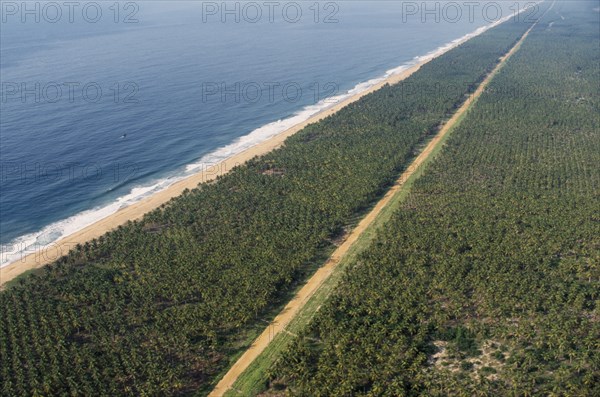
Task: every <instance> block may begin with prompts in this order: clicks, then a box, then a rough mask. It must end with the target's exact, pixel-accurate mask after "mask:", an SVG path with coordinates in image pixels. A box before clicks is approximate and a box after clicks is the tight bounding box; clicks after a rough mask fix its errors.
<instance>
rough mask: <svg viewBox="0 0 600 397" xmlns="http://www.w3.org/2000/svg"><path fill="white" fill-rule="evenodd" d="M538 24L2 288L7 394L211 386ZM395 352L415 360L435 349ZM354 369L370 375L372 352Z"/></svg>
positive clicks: (509, 30) (440, 65)
mask: <svg viewBox="0 0 600 397" xmlns="http://www.w3.org/2000/svg"><path fill="white" fill-rule="evenodd" d="M527 27H528V24H527V23H522V22H518V21H511V22H508V23H506V24H503V25H501V26H500V27H498V28H495V29H493V30H492V31H490V32H488V33H486V34H484V35H482V36H480V37H477V38H475V39H473V40H470V41H469V42H467V43H465V44H464V45H462V46H461V47H459V48H457V49H454V50H452V51H450V52H449V53H447V54H445V55H444V56H442V57H440V58H438V59H436V60H434V61H432V62H430V63H429V64H427V65H426V66H424V67H423V68H422V69H421V70H420V71H419V72H418V73H416V74H415V75H413V76H412V77H411V78H409V79H408V80H407V81H406V82H405V83H403V84H400V85H395V86H386V87H384V88H383V89H381V90H380V91H378V92H377V93H374V94H371V95H368V96H366V97H364V98H363V99H361V100H360V101H357V102H355V103H353V104H352V105H349V106H348V107H346V108H345V109H343V110H342V111H340V112H338V113H337V114H336V115H334V116H331V117H328V118H326V119H325V120H323V121H322V122H320V123H317V124H314V125H311V126H309V127H307V128H305V129H304V130H303V131H301V132H299V133H297V134H296V135H294V136H292V137H291V138H289V139H288V140H287V141H286V143H285V146H284V147H283V148H281V149H279V150H276V151H274V152H272V153H270V154H268V155H266V156H263V157H261V158H255V159H253V160H252V161H250V162H249V163H248V164H247V165H244V166H240V167H237V168H235V169H234V170H232V171H231V172H230V173H229V174H227V175H226V176H225V177H222V178H219V180H217V181H216V182H215V183H210V184H203V185H200V186H199V187H198V188H197V189H193V190H192V191H187V192H186V193H185V194H183V195H182V196H181V197H178V198H176V199H174V200H172V201H171V202H170V203H169V204H168V205H165V206H163V207H162V208H160V209H158V210H156V211H153V212H151V213H149V214H147V215H146V216H145V217H144V219H143V220H141V221H139V222H130V223H128V224H126V225H124V226H122V227H119V228H118V229H117V230H115V231H113V232H110V233H108V234H106V235H104V236H102V237H101V238H99V239H97V240H94V241H92V242H89V243H87V244H85V245H83V246H80V247H77V248H76V249H75V250H73V251H72V252H70V253H69V255H68V256H67V257H65V258H62V259H61V260H59V261H58V262H56V263H54V264H52V265H50V266H48V267H46V268H45V270H44V271H43V272H42V273H41V274H38V275H30V276H28V277H25V278H23V279H22V280H21V281H20V282H19V283H17V285H16V286H14V287H12V288H10V289H8V290H7V291H4V292H2V293H0V310H1V311H2V317H1V320H0V349H1V351H0V367H1V370H0V385H1V386H0V387H1V389H0V390H1V393H2V395H6V396H15V395H19V396H24V395H33V394H44V395H86V396H87V395H98V396H101V395H110V396H114V395H173V394H182V395H187V394H192V393H195V392H198V393H200V394H202V393H206V392H207V390H208V389H209V388H210V386H211V385H213V384H214V383H215V382H216V380H217V378H218V376H219V374H221V373H222V372H223V370H225V369H226V368H227V366H228V365H229V364H230V361H231V359H232V358H234V357H235V356H236V355H237V354H239V353H240V351H242V350H243V349H245V348H246V347H247V346H248V344H249V342H250V338H251V337H252V336H253V335H255V334H256V330H257V329H260V328H263V327H264V319H265V317H267V318H268V316H269V315H270V313H271V311H272V310H273V309H276V308H277V307H278V305H280V304H281V302H282V301H283V300H284V299H285V298H286V293H288V292H289V291H290V290H292V289H293V287H294V286H295V285H297V284H298V283H300V282H301V281H303V280H305V279H306V277H307V275H308V274H309V273H310V272H311V270H312V269H314V263H315V262H317V263H319V264H320V263H322V262H320V258H321V257H322V256H323V254H324V253H326V252H328V250H330V249H331V248H332V246H333V241H334V240H335V239H336V238H337V237H339V234H340V233H341V231H342V230H343V228H344V227H345V226H347V225H350V224H351V223H352V222H353V220H355V219H356V218H357V217H358V216H360V214H362V213H364V211H365V210H366V209H368V208H369V207H370V206H371V205H372V204H373V203H374V202H375V201H376V200H377V199H378V198H379V197H381V195H382V194H383V193H384V192H385V191H386V189H387V188H388V187H389V185H390V184H391V183H392V182H393V181H394V180H395V179H396V178H397V177H398V175H399V173H400V172H401V171H402V170H403V168H405V167H406V165H407V163H408V161H409V160H410V159H411V158H412V157H413V156H414V153H415V152H416V151H418V148H419V146H420V145H421V144H423V143H424V142H425V141H426V140H427V139H428V138H429V137H430V136H431V134H432V133H433V132H435V131H437V128H438V127H439V125H440V124H441V123H442V121H443V120H444V119H445V118H447V117H448V116H449V115H450V114H452V112H453V110H454V109H456V108H457V107H458V106H459V105H460V104H461V103H462V102H464V100H465V98H466V94H467V93H468V92H469V89H470V87H471V86H472V85H473V84H475V83H476V82H478V81H481V80H482V79H483V78H484V76H485V75H486V72H487V71H489V70H491V68H493V66H494V65H495V64H496V63H497V60H498V58H499V57H500V56H501V55H502V54H504V53H505V52H506V50H507V49H508V48H510V47H511V46H512V44H513V43H514V42H515V41H516V40H517V39H518V37H519V36H520V35H521V34H522V33H523V32H524V31H525V29H526V28H527ZM466 82H468V83H466ZM423 292H425V291H423ZM382 309H383V310H389V309H391V308H385V307H382ZM411 313H412V314H414V316H415V317H414V320H415V321H417V323H418V321H421V320H419V317H420V315H419V314H418V312H414V313H413V312H412V310H411ZM409 314H410V313H409ZM398 315H399V313H393V311H391V312H390V317H389V318H388V319H387V320H384V321H382V322H379V323H375V324H374V326H378V327H381V328H382V329H383V328H385V326H386V321H395V320H396V319H398V318H399V317H398ZM406 326H407V330H411V332H412V331H414V333H411V334H410V336H408V337H407V338H408V339H407V340H415V341H417V342H418V343H419V344H420V345H424V344H425V343H426V340H425V338H424V337H425V333H423V332H421V331H419V330H418V327H416V326H414V325H411V324H409V323H407V324H406ZM365 337H366V335H359V334H357V335H354V336H352V337H350V338H349V339H347V340H345V341H342V342H345V343H346V344H345V345H344V349H347V350H348V351H352V348H351V347H350V345H348V343H351V342H352V341H354V340H360V339H364V338H365ZM386 337H389V338H396V337H397V334H396V333H393V334H390V335H388V336H386ZM382 342H383V340H382ZM386 352H387V353H393V351H392V350H389V349H387V350H386V349H384V350H383V351H382V352H381V353H382V354H385V353H386ZM396 359H397V362H396V363H392V366H390V368H388V371H391V370H392V368H406V369H407V372H406V373H407V376H408V374H411V373H415V371H418V365H413V364H412V363H414V362H416V361H415V360H417V361H419V362H420V361H423V360H424V359H425V358H424V356H423V355H422V354H419V353H418V351H410V352H405V353H402V354H400V355H398V356H397V357H396ZM310 364H311V363H310V362H307V363H306V365H307V367H310ZM347 371H350V372H352V374H354V375H353V376H356V377H357V379H360V382H359V383H360V384H361V386H360V387H363V388H368V387H369V385H370V382H369V379H368V377H367V376H365V374H366V372H365V371H366V369H365V367H364V366H363V365H362V363H361V365H358V364H356V363H354V364H353V365H352V366H349V367H348V368H347ZM397 382H399V383H398V384H403V382H405V380H404V378H402V377H399V378H398V379H397Z"/></svg>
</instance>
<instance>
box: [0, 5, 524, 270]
mask: <svg viewBox="0 0 600 397" xmlns="http://www.w3.org/2000/svg"><path fill="white" fill-rule="evenodd" d="M451 3H452V2H451ZM488 3H494V4H495V6H490V5H489V4H488ZM65 4H69V5H68V6H67V5H65ZM424 4H426V5H424ZM448 4H450V3H448V2H427V3H424V2H400V1H398V2H392V1H382V2H377V1H369V2H359V1H337V2H312V1H311V2H227V3H223V2H199V1H187V2H173V1H137V2H114V1H108V2H104V1H97V2H72V3H62V2H28V3H22V2H2V23H1V26H0V33H1V34H0V82H1V85H2V98H1V112H0V113H1V117H0V159H1V181H0V191H1V194H0V243H1V244H2V262H1V264H2V265H6V264H8V263H10V262H11V261H14V260H15V259H18V258H19V257H20V256H21V255H23V254H24V253H27V252H30V251H32V250H33V247H39V246H44V245H47V244H50V243H52V242H53V241H56V240H57V239H59V238H61V237H64V236H67V235H69V234H71V233H73V232H75V231H77V230H80V229H82V228H83V227H85V226H87V225H89V224H92V223H94V222H95V221H97V220H100V219H102V218H103V217H106V216H107V215H110V214H112V213H114V212H116V211H117V210H119V209H120V208H123V207H125V206H128V205H131V204H133V203H135V202H137V201H139V200H141V199H143V198H144V197H147V196H148V195H151V194H152V193H154V192H157V191H159V190H162V189H164V188H166V187H167V186H169V185H170V184H172V183H173V182H175V181H177V180H180V179H181V178H183V177H185V176H186V175H190V174H192V173H194V172H198V171H200V170H202V169H203V168H204V167H207V166H208V165H210V164H214V163H216V162H218V161H220V160H223V159H225V158H227V157H229V156H231V155H232V154H235V153H238V152H239V151H241V150H243V149H244V148H247V147H250V146H252V145H254V144H256V143H259V142H261V141H264V140H265V139H267V138H269V137H271V136H273V135H275V134H277V133H279V132H281V131H283V130H285V129H287V128H289V127H291V126H292V125H294V124H296V123H298V122H301V121H303V120H306V119H307V118H309V117H310V116H312V115H314V114H315V113H317V112H319V111H321V110H323V109H326V108H327V107H329V106H332V104H334V103H336V102H337V101H339V100H341V99H343V98H345V97H347V96H349V95H352V94H353V93H356V92H360V91H361V90H364V89H367V88H368V87H370V86H372V85H373V84H376V83H377V82H379V81H381V79H383V78H385V77H386V76H388V75H389V74H391V73H397V72H399V71H402V70H404V69H406V68H407V67H408V66H410V65H411V64H413V63H415V62H417V61H418V60H419V57H421V56H424V55H426V54H428V53H432V52H434V51H436V50H438V49H440V48H443V47H444V46H446V45H448V44H449V43H451V42H452V41H453V40H457V39H459V38H461V37H463V36H465V35H466V34H469V33H471V32H473V31H475V30H477V29H478V28H480V27H482V26H486V25H489V24H491V23H492V22H494V21H496V20H498V19H500V18H501V17H507V16H509V15H511V14H512V13H513V12H514V10H515V9H516V6H515V4H516V3H509V2H480V3H477V4H479V6H477V7H473V6H472V5H470V6H467V4H472V3H469V2H464V3H461V2H455V3H453V4H456V6H452V7H454V8H452V7H451V6H449V5H448ZM524 4H527V3H526V2H523V3H522V4H521V5H520V6H522V5H524ZM496 6H497V7H496ZM486 7H487V8H486ZM498 10H500V11H498ZM459 12H460V16H459V14H458V13H459Z"/></svg>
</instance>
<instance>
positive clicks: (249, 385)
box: [225, 100, 477, 397]
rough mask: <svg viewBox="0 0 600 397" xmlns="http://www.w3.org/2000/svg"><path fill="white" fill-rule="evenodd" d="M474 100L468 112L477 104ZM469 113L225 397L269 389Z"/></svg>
mask: <svg viewBox="0 0 600 397" xmlns="http://www.w3.org/2000/svg"><path fill="white" fill-rule="evenodd" d="M476 102H477V101H476V100H475V101H474V102H473V103H472V104H471V105H470V106H469V109H470V108H471V107H472V106H473V105H474V104H475V103H476ZM468 113H469V110H467V111H466V112H465V113H463V114H462V115H461V116H460V117H459V118H458V120H457V122H456V123H455V124H454V126H453V127H452V128H451V129H450V130H449V131H448V133H447V134H446V135H445V136H444V137H443V138H442V139H440V141H439V142H438V143H437V144H436V146H435V147H434V149H433V151H432V152H431V154H430V155H429V157H427V158H426V159H425V160H424V161H423V163H422V164H421V166H420V167H419V168H418V169H417V170H416V171H415V172H414V173H413V174H412V175H411V176H410V177H409V178H408V179H407V180H406V182H405V183H404V185H403V186H402V187H401V189H400V190H398V192H397V193H396V194H395V195H394V196H393V197H392V199H391V200H390V202H389V203H388V205H386V206H385V207H384V208H383V209H382V211H381V213H380V214H379V215H378V216H377V217H376V218H375V219H374V220H373V223H371V225H369V227H368V228H367V229H365V231H364V232H363V233H362V234H361V235H360V237H359V238H358V239H357V241H356V242H355V243H354V244H353V245H352V246H351V247H350V249H349V250H348V253H347V254H346V255H345V256H344V257H343V258H342V259H341V260H340V263H339V264H338V265H337V267H336V268H335V269H334V271H333V273H332V274H331V276H330V277H329V278H328V279H327V280H325V281H324V282H323V284H322V285H321V287H320V288H319V289H318V290H317V291H316V292H315V294H314V295H313V296H312V297H311V298H310V299H309V301H308V302H307V303H306V304H305V305H304V307H303V308H302V309H300V311H299V312H298V315H297V316H296V317H294V319H293V320H292V321H291V322H290V324H289V325H288V326H287V327H286V329H285V331H283V332H280V333H279V334H278V335H276V336H275V338H274V339H273V340H272V341H271V343H270V344H269V346H267V348H266V349H265V350H264V351H263V352H262V353H261V354H260V355H259V356H258V357H257V358H256V360H254V361H253V362H252V364H250V366H249V367H248V368H247V369H246V371H244V372H243V373H242V374H241V375H240V377H239V378H238V379H237V380H236V382H235V383H234V385H233V388H232V389H231V390H229V391H228V392H227V393H225V396H226V397H233V396H255V395H257V394H259V393H261V392H263V391H265V390H266V389H267V387H268V385H267V381H268V379H267V377H268V372H269V369H270V368H271V366H272V365H273V363H274V362H275V361H276V360H277V358H278V357H279V356H280V355H281V353H282V352H283V351H284V350H285V349H286V348H287V346H289V343H290V342H291V341H292V340H293V338H295V337H296V335H298V334H299V333H301V332H302V330H303V329H304V328H305V327H306V326H307V325H308V323H309V322H310V321H311V319H312V318H313V316H314V315H315V313H316V312H317V311H318V310H319V307H320V306H321V305H322V304H323V303H324V302H325V301H326V300H327V298H328V297H329V296H330V295H331V293H332V291H333V290H334V289H335V287H336V285H337V284H338V282H339V281H340V279H341V278H342V277H343V275H344V273H345V271H347V269H348V268H349V267H350V266H351V265H352V264H353V263H355V262H356V258H357V257H358V255H359V254H360V253H361V252H363V251H364V250H365V249H366V248H367V247H368V246H369V245H370V244H371V241H372V240H373V238H374V237H375V236H376V234H377V231H378V230H379V229H380V228H381V227H383V226H384V225H385V223H386V222H387V221H388V220H389V219H390V218H391V217H392V215H393V213H394V212H395V211H396V210H397V209H398V207H399V205H400V204H401V203H402V202H403V201H404V199H405V198H406V197H407V196H408V194H409V193H410V190H411V187H412V185H413V184H414V182H415V181H416V180H417V179H418V178H419V177H420V176H421V175H422V174H423V172H425V169H426V167H427V165H428V164H429V163H430V162H431V161H432V160H433V159H434V158H435V157H436V156H437V155H438V153H439V152H440V151H441V150H442V147H443V146H444V143H445V142H446V140H447V139H448V137H449V136H450V134H451V133H452V131H453V130H454V129H455V128H456V127H457V126H458V125H459V124H460V123H461V122H462V120H463V119H464V117H465V116H466V115H467V114H468Z"/></svg>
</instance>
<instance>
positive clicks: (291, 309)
mask: <svg viewBox="0 0 600 397" xmlns="http://www.w3.org/2000/svg"><path fill="white" fill-rule="evenodd" d="M540 19H541V18H540ZM536 25H537V23H535V24H534V25H533V26H531V27H530V28H529V30H527V31H526V32H525V34H523V36H522V37H521V39H519V41H518V42H517V43H516V44H515V45H514V46H513V47H512V48H511V49H510V51H509V52H508V53H507V54H506V55H504V56H503V57H502V58H500V60H499V63H498V64H497V65H496V67H495V68H494V70H493V71H492V72H490V73H489V74H488V75H487V76H486V78H485V79H484V81H483V82H482V83H481V84H480V85H479V87H477V89H476V90H475V92H474V93H473V94H472V95H470V96H469V98H468V99H467V100H466V101H465V102H464V103H463V105H462V106H461V107H460V108H459V109H458V110H457V111H456V113H455V114H454V115H453V116H452V118H450V119H449V120H448V121H447V122H446V123H445V124H444V125H443V126H442V128H441V129H440V130H439V132H438V133H437V134H436V135H435V136H434V137H433V138H432V139H431V140H430V141H429V143H428V144H427V146H426V147H425V148H424V149H423V150H422V151H421V153H420V154H419V155H418V156H417V157H416V158H415V160H414V161H413V162H412V163H411V164H410V166H409V167H408V168H407V169H406V171H405V172H403V173H402V175H400V177H399V178H398V179H397V181H396V183H395V184H394V185H393V186H392V187H391V188H390V189H389V191H388V192H387V193H386V194H385V195H384V196H383V198H382V199H381V200H379V202H378V203H377V204H376V205H375V207H374V208H373V209H372V210H371V211H370V212H369V213H368V214H367V215H366V216H365V217H364V218H363V219H362V220H361V221H360V223H359V224H358V225H357V226H356V228H354V229H353V230H352V232H350V233H349V234H348V236H347V238H346V240H345V241H344V242H343V243H342V244H341V245H340V246H339V247H338V248H337V249H336V250H335V251H334V252H333V254H332V255H331V257H330V258H329V260H328V261H327V262H326V263H325V265H323V266H322V267H320V268H319V269H318V270H317V271H316V272H315V274H314V275H313V276H312V277H311V278H310V279H309V280H308V281H307V283H306V284H305V285H304V286H303V287H302V288H301V289H300V291H298V293H297V294H296V295H295V296H294V297H293V298H292V300H290V301H289V302H288V304H287V305H286V306H285V307H284V308H283V310H282V311H281V312H280V313H279V314H278V315H277V316H276V317H275V319H274V320H273V322H272V323H271V324H270V325H269V326H267V328H266V329H265V330H264V331H263V332H262V333H261V334H260V336H259V337H258V338H256V340H255V341H254V342H253V343H252V345H251V346H250V347H249V348H248V350H246V351H245V352H244V354H243V355H242V356H241V357H240V358H239V359H238V360H237V361H236V362H235V364H234V365H233V366H232V367H231V368H230V369H229V371H228V372H227V373H226V374H225V376H224V377H223V378H222V379H221V380H220V381H219V383H218V384H217V386H216V387H215V388H214V390H213V391H212V392H211V393H210V394H209V397H217V396H223V395H224V394H225V393H226V392H227V391H228V390H230V389H231V388H232V386H233V384H234V382H235V381H236V380H237V378H238V377H239V376H240V375H241V374H242V373H243V372H244V371H245V370H246V369H247V368H248V366H249V365H250V364H251V363H252V362H253V361H254V360H255V359H256V358H257V357H258V356H259V355H260V354H261V353H262V352H263V351H264V350H265V348H266V347H267V346H268V345H269V343H270V342H271V341H272V340H273V338H274V337H275V336H276V335H277V334H278V333H279V332H282V331H284V332H285V328H286V326H287V325H288V324H289V323H290V321H292V319H293V318H294V317H295V316H296V315H297V314H298V312H299V311H300V310H301V309H302V307H303V306H304V305H305V304H306V302H308V300H309V299H310V298H311V297H312V296H313V295H314V294H315V292H316V291H317V290H318V289H319V287H320V286H321V285H322V284H323V282H324V281H325V280H327V278H328V277H329V276H330V275H331V274H332V273H333V271H334V270H335V268H336V266H337V264H338V263H339V262H340V259H341V258H342V257H344V255H346V253H347V252H348V250H349V249H350V247H352V245H353V244H354V243H355V242H356V241H357V240H358V238H359V237H360V236H361V235H362V234H363V233H364V231H365V230H366V229H367V228H369V226H370V225H371V224H372V223H373V221H374V220H375V219H376V218H377V216H379V214H380V213H381V211H382V210H383V209H384V208H385V207H386V206H387V205H388V204H389V202H390V201H391V200H392V198H393V197H394V195H395V194H396V193H398V192H399V191H400V190H401V189H402V187H403V186H404V184H405V183H406V181H407V180H408V179H409V178H410V177H411V176H412V175H413V174H414V173H415V172H416V171H417V170H418V169H419V168H420V167H421V166H422V165H423V163H424V162H425V161H426V160H427V159H428V158H429V157H430V156H431V154H432V152H433V151H434V149H435V148H436V146H437V145H438V144H439V143H440V141H441V140H442V139H443V138H444V137H445V136H446V135H447V134H448V132H450V131H451V130H452V129H453V128H454V127H455V126H456V125H457V124H458V123H459V121H460V119H461V118H462V116H463V115H464V114H465V112H466V111H467V110H468V109H469V108H470V107H471V105H472V104H473V103H474V102H476V101H477V99H478V98H479V97H480V96H481V94H482V93H483V92H484V90H485V88H486V87H487V86H488V84H489V83H490V81H491V80H492V79H493V78H494V76H495V75H496V73H498V71H499V70H500V69H501V68H502V67H503V66H504V65H505V64H506V61H507V60H508V59H509V58H510V57H511V56H512V55H513V54H514V53H515V52H517V51H518V50H519V48H520V47H521V44H522V43H523V41H525V39H526V38H527V36H528V35H529V32H531V30H532V29H533V28H534V27H535V26H536ZM412 72H414V71H412ZM412 72H411V73H412Z"/></svg>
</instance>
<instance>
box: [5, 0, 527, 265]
mask: <svg viewBox="0 0 600 397" xmlns="http://www.w3.org/2000/svg"><path fill="white" fill-rule="evenodd" d="M532 6H534V5H531V7H532ZM526 9H527V8H523V9H522V10H521V11H519V12H522V11H524V10H526ZM512 17H513V16H512V15H511V16H507V17H505V18H503V19H500V20H498V21H496V22H494V23H492V24H489V25H486V26H482V27H480V28H477V29H476V30H475V31H473V32H471V33H468V34H466V35H464V36H463V37H460V38H458V39H456V40H453V41H451V42H449V43H447V44H445V45H443V46H441V47H439V48H437V49H435V50H433V51H431V52H429V53H427V54H425V55H421V56H417V57H415V58H413V60H411V61H409V62H407V63H404V64H402V65H400V66H398V67H396V68H393V69H390V70H388V71H386V73H385V74H384V75H383V76H381V77H378V78H374V79H371V80H368V81H365V82H361V83H358V84H357V85H356V86H354V87H353V88H352V89H350V90H348V91H347V92H346V93H344V94H340V95H336V96H332V97H329V98H326V99H323V100H322V101H320V102H318V103H317V104H315V105H309V106H306V107H304V108H303V109H301V110H300V111H298V112H297V113H296V114H294V115H293V116H291V117H289V118H286V119H283V120H277V121H274V122H272V123H269V124H266V125H264V126H262V127H259V128H257V129H255V130H254V131H252V132H250V133H249V134H248V135H244V136H242V137H240V138H238V139H236V140H235V141H234V142H232V143H231V144H229V145H226V146H223V147H221V148H218V149H216V150H215V151H213V152H211V153H209V154H207V155H206V156H204V157H202V158H201V159H199V160H198V161H197V162H194V163H192V164H188V165H187V166H186V167H185V171H184V172H182V173H180V174H179V175H175V176H170V177H168V178H164V179H161V180H158V181H155V182H153V183H152V184H150V185H147V186H136V187H133V188H132V189H131V191H130V192H129V193H128V194H126V195H124V196H121V197H119V198H117V200H116V201H114V202H112V203H110V204H108V205H105V206H101V207H96V208H93V209H90V210H87V211H83V212H80V213H78V214H76V215H73V216H71V217H69V218H67V219H64V220H61V221H58V222H55V223H52V224H50V225H48V226H46V227H44V228H43V229H42V230H40V231H37V232H34V233H30V234H27V235H24V236H21V237H18V238H16V239H14V240H13V241H11V242H10V243H8V244H6V245H4V246H2V258H1V260H0V267H4V266H7V265H9V264H11V263H13V262H16V261H19V260H22V259H24V258H25V256H27V255H29V254H32V253H40V252H45V250H48V249H49V248H50V247H52V244H53V243H54V242H56V241H58V240H61V239H63V238H65V237H67V236H69V235H72V234H73V233H76V232H78V231H80V230H82V229H84V228H85V227H87V226H90V225H92V224H94V223H96V222H98V221H100V220H102V219H104V218H106V217H108V216H110V215H112V214H114V213H116V212H117V211H118V210H120V209H122V208H125V207H128V206H130V205H132V204H135V203H137V202H139V201H141V200H143V199H144V198H146V197H148V196H150V195H152V194H154V193H156V192H159V191H162V190H165V189H167V188H168V187H169V186H171V185H172V184H173V183H175V182H178V181H180V180H182V179H185V178H187V177H189V176H190V175H191V174H194V173H197V172H200V171H202V170H207V169H210V167H213V166H215V165H216V164H219V163H220V162H222V161H223V160H226V159H228V158H230V157H232V156H233V155H235V154H238V153H240V152H242V151H244V150H246V149H248V148H250V147H252V146H255V145H257V144H259V143H262V142H264V141H266V140H268V139H269V138H272V137H274V136H276V135H278V134H280V133H281V132H283V131H286V130H287V129H289V128H291V127H293V126H295V125H297V124H300V123H302V122H304V121H306V120H308V119H309V118H311V117H312V116H314V115H315V114H318V113H320V112H322V111H324V110H326V109H328V108H330V107H332V106H334V105H335V104H337V103H339V102H341V101H344V100H345V99H347V98H350V97H352V96H354V95H356V94H359V93H361V92H364V91H366V90H368V89H369V88H371V87H373V86H375V85H377V84H379V83H381V82H382V81H385V80H386V79H388V78H389V77H391V76H393V75H396V74H400V73H403V72H404V71H405V70H407V69H409V68H410V67H412V66H414V65H416V64H418V63H421V62H424V61H428V60H431V59H433V58H435V57H437V56H439V55H442V54H443V53H445V52H447V51H449V50H450V49H452V48H454V47H456V46H458V45H460V44H461V43H464V42H465V41H467V40H469V39H471V38H473V37H475V36H478V35H480V34H481V33H483V32H485V31H486V30H489V29H491V28H492V27H494V26H496V25H498V24H501V23H502V22H505V21H507V20H508V19H510V18H512ZM64 254H66V252H64ZM48 255H50V254H48ZM56 256H58V254H56V255H55V257H56ZM45 259H50V258H45Z"/></svg>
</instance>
